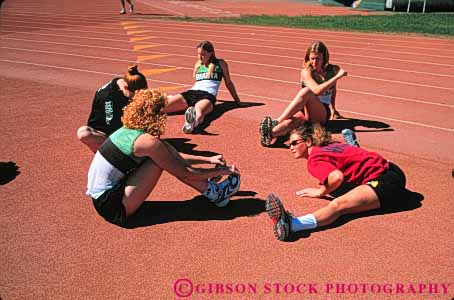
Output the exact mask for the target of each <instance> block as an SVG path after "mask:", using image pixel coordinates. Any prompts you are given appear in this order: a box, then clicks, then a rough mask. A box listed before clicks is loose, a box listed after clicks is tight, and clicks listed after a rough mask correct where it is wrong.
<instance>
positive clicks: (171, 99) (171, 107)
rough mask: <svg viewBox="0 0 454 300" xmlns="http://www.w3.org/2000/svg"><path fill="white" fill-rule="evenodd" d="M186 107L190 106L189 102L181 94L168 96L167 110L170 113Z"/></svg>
mask: <svg viewBox="0 0 454 300" xmlns="http://www.w3.org/2000/svg"><path fill="white" fill-rule="evenodd" d="M186 108H188V104H187V103H186V100H184V98H183V96H181V94H177V95H171V96H167V107H166V110H167V112H168V113H172V112H179V111H183V110H185V109H186Z"/></svg>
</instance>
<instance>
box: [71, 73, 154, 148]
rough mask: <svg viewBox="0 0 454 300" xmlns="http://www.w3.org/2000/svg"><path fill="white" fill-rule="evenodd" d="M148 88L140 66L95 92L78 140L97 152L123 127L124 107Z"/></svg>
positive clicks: (78, 133)
mask: <svg viewBox="0 0 454 300" xmlns="http://www.w3.org/2000/svg"><path fill="white" fill-rule="evenodd" d="M147 87H148V84H147V79H146V78H145V76H144V75H143V74H142V73H140V72H139V71H138V69H137V66H132V67H129V68H128V72H127V73H126V74H125V76H123V78H119V77H116V78H114V79H112V80H111V81H109V82H108V83H106V84H105V85H103V86H102V87H101V88H99V89H98V90H97V91H96V93H95V97H94V98H93V104H92V107H91V112H90V116H89V117H88V122H87V125H86V126H82V127H80V128H79V129H78V130H77V138H78V139H79V140H80V141H81V142H82V143H84V144H85V145H87V147H88V148H90V150H91V151H93V153H95V152H96V150H98V148H99V146H100V145H101V144H102V143H103V142H104V140H105V139H106V138H107V137H108V136H109V135H110V134H111V133H113V132H114V131H115V130H117V129H118V128H120V127H121V126H123V124H122V122H121V117H122V115H123V108H124V107H125V106H126V105H127V104H128V103H129V100H130V99H132V97H133V96H134V92H135V91H137V90H141V89H146V88H147Z"/></svg>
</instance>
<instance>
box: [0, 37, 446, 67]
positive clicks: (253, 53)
mask: <svg viewBox="0 0 454 300" xmlns="http://www.w3.org/2000/svg"><path fill="white" fill-rule="evenodd" d="M3 32H12V33H19V34H28V35H38V36H50V37H62V38H71V39H72V38H74V39H87V40H97V41H105V42H121V43H124V42H129V41H124V40H115V39H105V38H97V37H80V36H68V35H63V34H49V33H37V32H33V33H30V32H22V31H10V30H3ZM135 43H136V44H147V42H135ZM220 43H222V42H220ZM231 44H233V43H231ZM160 45H162V46H169V47H178V48H188V49H192V50H194V47H193V46H184V45H178V44H164V43H160ZM216 48H217V50H218V51H225V52H232V53H239V54H249V55H257V56H269V57H278V58H288V59H296V60H301V57H295V56H287V55H276V54H267V53H257V52H250V51H237V50H230V49H222V48H219V47H216ZM259 48H260V47H259ZM298 51H299V50H298ZM337 55H345V56H353V57H362V58H368V59H374V60H387V61H395V62H409V63H414V64H418V65H423V64H426V65H434V66H442V67H454V65H450V64H446V63H434V62H425V61H415V60H404V59H395V58H384V57H378V56H365V55H357V54H343V53H337Z"/></svg>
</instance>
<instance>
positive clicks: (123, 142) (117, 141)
mask: <svg viewBox="0 0 454 300" xmlns="http://www.w3.org/2000/svg"><path fill="white" fill-rule="evenodd" d="M144 133H145V132H144V131H142V130H138V129H129V128H125V127H121V128H120V129H118V130H117V131H115V132H114V133H112V134H111V135H110V136H109V139H110V140H111V141H112V143H113V144H114V145H115V146H117V148H118V149H120V151H121V152H122V153H123V154H125V155H127V156H129V157H132V158H136V156H135V155H134V142H135V141H136V140H137V138H138V137H139V136H140V135H142V134H144Z"/></svg>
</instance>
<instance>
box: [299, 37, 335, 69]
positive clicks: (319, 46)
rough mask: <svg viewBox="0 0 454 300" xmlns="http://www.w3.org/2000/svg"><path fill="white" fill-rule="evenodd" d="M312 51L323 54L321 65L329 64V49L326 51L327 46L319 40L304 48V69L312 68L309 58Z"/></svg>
mask: <svg viewBox="0 0 454 300" xmlns="http://www.w3.org/2000/svg"><path fill="white" fill-rule="evenodd" d="M312 52H315V53H319V54H321V55H322V56H323V67H324V68H326V66H328V64H329V51H328V47H326V45H325V44H324V43H323V42H320V41H317V42H314V43H312V44H311V45H310V46H309V47H308V48H307V49H306V55H304V63H303V67H304V68H306V69H312V66H311V63H310V59H309V57H310V55H311V53H312Z"/></svg>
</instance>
